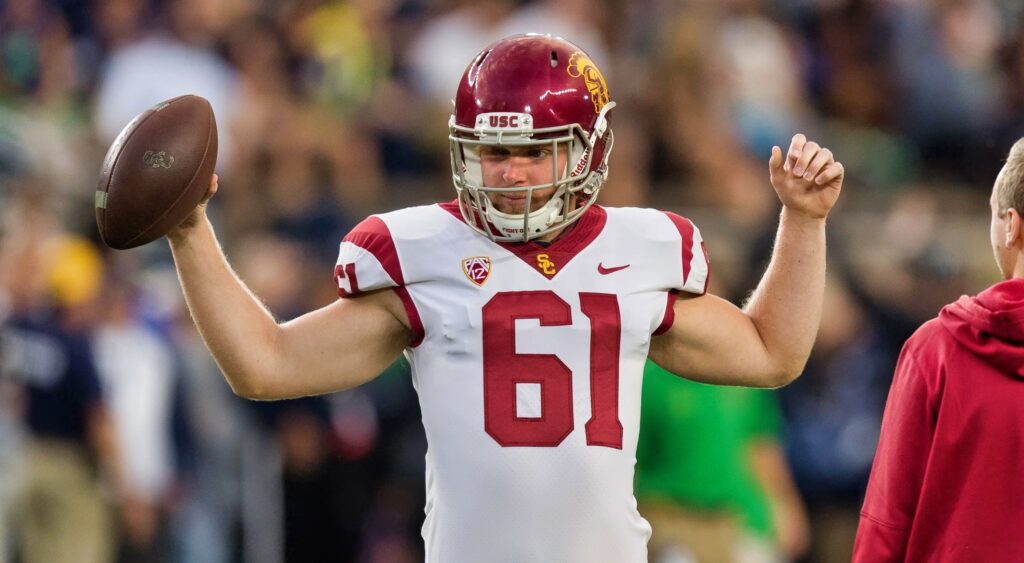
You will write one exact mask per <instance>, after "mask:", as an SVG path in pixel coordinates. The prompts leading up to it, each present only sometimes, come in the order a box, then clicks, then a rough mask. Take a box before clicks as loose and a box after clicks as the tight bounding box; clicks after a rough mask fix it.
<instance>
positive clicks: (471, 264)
mask: <svg viewBox="0 0 1024 563" xmlns="http://www.w3.org/2000/svg"><path fill="white" fill-rule="evenodd" d="M462 272H463V273H464V274H466V277H467V278H469V281H471V282H473V283H475V284H477V285H483V284H484V282H485V281H487V276H488V275H490V273H491V259H490V258H489V257H487V256H474V257H472V258H466V259H465V260H463V261H462Z"/></svg>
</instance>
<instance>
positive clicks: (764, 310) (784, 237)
mask: <svg viewBox="0 0 1024 563" xmlns="http://www.w3.org/2000/svg"><path fill="white" fill-rule="evenodd" d="M824 293H825V220H824V219H815V218H808V217H805V216H801V215H798V214H796V213H792V212H790V211H788V210H787V209H785V208H784V209H783V211H782V216H781V219H780V221H779V230H778V233H777V235H776V238H775V248H774V250H773V252H772V259H771V263H770V264H769V265H768V269H767V271H766V272H765V274H764V276H763V277H762V278H761V283H760V284H758V287H757V289H756V290H755V291H754V294H753V295H752V296H751V298H750V300H749V301H748V302H747V304H746V305H745V306H744V311H745V312H746V313H747V315H748V316H749V317H750V318H751V320H752V321H753V322H754V325H755V326H756V327H757V331H758V333H759V334H760V336H761V339H762V341H763V342H764V346H765V350H766V351H767V354H768V355H769V357H770V358H771V361H772V363H773V365H774V366H776V367H777V368H778V371H779V372H780V374H781V376H782V377H783V379H784V380H783V381H781V382H780V384H785V383H789V382H790V381H792V380H793V379H796V377H797V376H799V375H800V372H801V371H803V368H804V365H805V364H806V363H807V357H808V356H809V355H810V353H811V347H812V346H813V345H814V338H815V336H816V335H817V332H818V325H819V324H820V322H821V308H822V302H823V300H824Z"/></svg>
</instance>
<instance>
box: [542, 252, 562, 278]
mask: <svg viewBox="0 0 1024 563" xmlns="http://www.w3.org/2000/svg"><path fill="white" fill-rule="evenodd" d="M537 269H538V270H540V271H541V273H542V274H544V275H545V276H553V275H555V274H557V273H558V270H557V269H556V268H555V263H554V262H552V261H551V257H550V256H548V255H547V254H538V255H537Z"/></svg>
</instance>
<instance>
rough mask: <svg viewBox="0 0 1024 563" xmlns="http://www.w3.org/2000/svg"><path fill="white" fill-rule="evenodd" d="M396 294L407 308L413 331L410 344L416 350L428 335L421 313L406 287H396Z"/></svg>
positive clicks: (406, 311) (406, 312)
mask: <svg viewBox="0 0 1024 563" xmlns="http://www.w3.org/2000/svg"><path fill="white" fill-rule="evenodd" d="M395 293H397V294H398V297H399V298H400V299H401V300H402V305H404V306H405V314H406V315H408V316H409V328H410V329H412V334H413V339H412V342H410V343H409V347H410V348H415V347H417V346H419V345H420V343H421V342H423V337H424V336H425V335H426V331H424V330H423V319H421V318H420V312H419V311H418V310H417V309H416V304H415V303H413V301H412V296H411V295H409V290H408V289H406V288H405V287H401V286H400V287H396V288H395Z"/></svg>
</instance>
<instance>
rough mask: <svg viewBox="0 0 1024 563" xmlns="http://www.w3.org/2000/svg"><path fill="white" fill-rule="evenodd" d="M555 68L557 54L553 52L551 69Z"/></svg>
mask: <svg viewBox="0 0 1024 563" xmlns="http://www.w3.org/2000/svg"><path fill="white" fill-rule="evenodd" d="M557 67H558V53H557V52H555V51H551V68H557Z"/></svg>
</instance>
